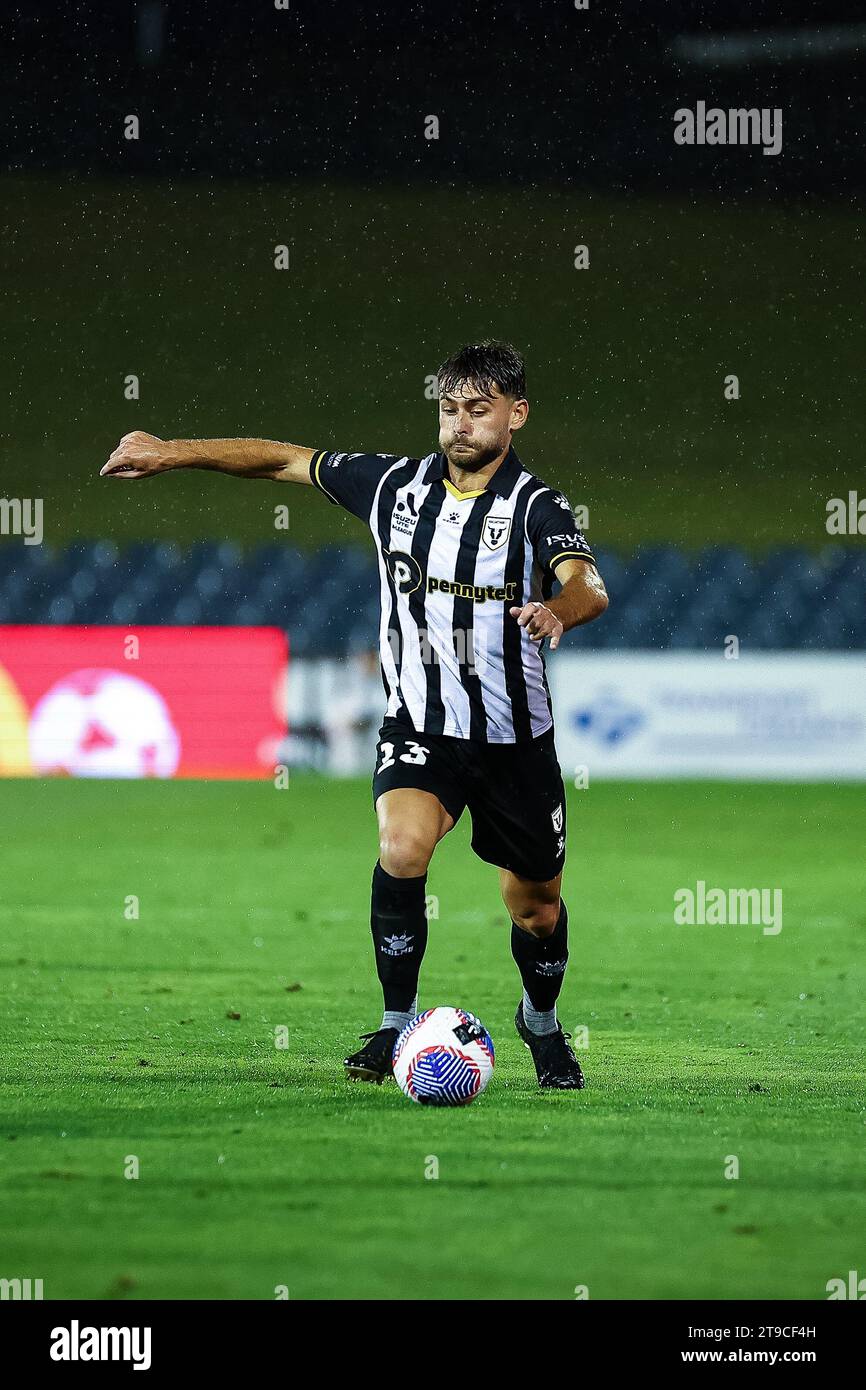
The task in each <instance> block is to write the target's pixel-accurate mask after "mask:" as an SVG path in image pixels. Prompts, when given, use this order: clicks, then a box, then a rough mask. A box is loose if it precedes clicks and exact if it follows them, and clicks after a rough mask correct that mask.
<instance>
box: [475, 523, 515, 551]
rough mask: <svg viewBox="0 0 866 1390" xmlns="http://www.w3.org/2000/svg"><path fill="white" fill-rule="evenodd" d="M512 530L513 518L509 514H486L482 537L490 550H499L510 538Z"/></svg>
mask: <svg viewBox="0 0 866 1390" xmlns="http://www.w3.org/2000/svg"><path fill="white" fill-rule="evenodd" d="M510 531H511V518H510V517H507V516H486V517H485V518H484V529H483V531H482V532H481V539H482V540H483V542H484V544H485V545H486V546H487V549H488V550H498V549H499V547H500V546H502V545H504V544H505V542H506V541H507V540H508V536H509V532H510Z"/></svg>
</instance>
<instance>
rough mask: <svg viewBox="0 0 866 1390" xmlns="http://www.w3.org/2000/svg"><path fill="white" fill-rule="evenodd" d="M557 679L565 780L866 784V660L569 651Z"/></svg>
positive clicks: (554, 664) (552, 671)
mask: <svg viewBox="0 0 866 1390" xmlns="http://www.w3.org/2000/svg"><path fill="white" fill-rule="evenodd" d="M548 679H549V682H550V688H551V693H552V695H553V709H554V718H555V721H556V743H557V749H558V752H559V758H560V762H561V763H562V769H563V775H564V777H565V778H566V780H568V779H569V778H572V779H573V778H574V777H575V775H576V774H577V775H579V770H580V769H583V768H585V769H587V771H588V775H589V777H590V778H592V777H593V776H599V777H718V778H728V777H739V778H747V777H754V778H759V779H760V778H765V779H770V780H792V779H798V778H802V779H806V780H808V779H810V778H811V779H820V780H837V779H838V780H842V779H847V780H850V779H860V778H862V779H866V654H859V653H853V654H843V653H839V654H833V655H824V654H820V653H815V654H810V653H800V652H797V653H788V652H778V653H776V652H761V653H757V654H754V655H749V654H746V653H741V654H740V656H739V658H738V659H736V660H726V659H725V657H724V656H723V655H722V653H721V652H719V653H718V654H717V655H716V654H712V655H711V654H707V653H702V652H682V653H678V652H610V653H606V652H587V653H585V654H578V653H575V652H562V653H561V654H560V655H558V656H555V657H553V659H552V660H549V661H548Z"/></svg>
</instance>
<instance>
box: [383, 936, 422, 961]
mask: <svg viewBox="0 0 866 1390" xmlns="http://www.w3.org/2000/svg"><path fill="white" fill-rule="evenodd" d="M414 940H415V938H414V936H407V935H406V933H405V932H404V933H403V934H402V936H384V937H383V938H382V951H383V952H384V954H385V955H386V956H408V954H409V952H410V951H411V950H412V942H413V941H414Z"/></svg>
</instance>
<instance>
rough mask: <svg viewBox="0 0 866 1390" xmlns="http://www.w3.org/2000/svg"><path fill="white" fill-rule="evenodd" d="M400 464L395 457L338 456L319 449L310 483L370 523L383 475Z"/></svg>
mask: <svg viewBox="0 0 866 1390" xmlns="http://www.w3.org/2000/svg"><path fill="white" fill-rule="evenodd" d="M399 461H400V460H399V457H398V456H397V455H396V454H339V453H336V452H335V451H334V450H331V449H319V450H317V451H316V453H315V454H313V457H312V458H311V459H310V479H311V481H312V483H313V486H314V487H317V488H318V489H319V491H320V492H323V493H324V494H325V496H326V497H327V499H328V501H329V502H333V503H334V505H335V506H337V507H345V509H346V511H347V512H351V513H352V515H353V516H358V517H360V518H361V520H362V521H367V520H368V518H369V516H370V511H371V509H372V506H373V498H374V497H375V495H376V488H377V487H378V486H379V482H380V481H381V478H382V474H383V473H385V472H387V470H388V469H389V468H390V467H391V466H392V464H395V463H399Z"/></svg>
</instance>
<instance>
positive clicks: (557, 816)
mask: <svg viewBox="0 0 866 1390" xmlns="http://www.w3.org/2000/svg"><path fill="white" fill-rule="evenodd" d="M550 819H551V820H552V821H553V828H554V830H555V831H556V833H557V835H558V834H559V832H560V830H561V829H562V802H561V801H560V803H559V805H558V806H557V808H556V810H555V811H551V813H550Z"/></svg>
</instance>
